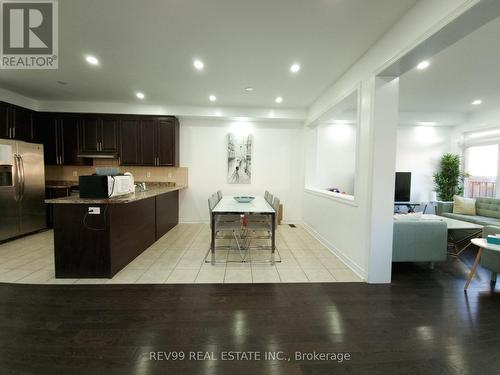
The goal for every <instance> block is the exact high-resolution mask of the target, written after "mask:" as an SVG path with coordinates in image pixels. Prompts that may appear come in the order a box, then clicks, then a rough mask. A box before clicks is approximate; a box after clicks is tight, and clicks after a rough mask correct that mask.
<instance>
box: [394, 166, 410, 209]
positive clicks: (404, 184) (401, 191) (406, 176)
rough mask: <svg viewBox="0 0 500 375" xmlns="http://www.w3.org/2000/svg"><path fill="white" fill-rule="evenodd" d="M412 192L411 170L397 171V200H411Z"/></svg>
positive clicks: (395, 197)
mask: <svg viewBox="0 0 500 375" xmlns="http://www.w3.org/2000/svg"><path fill="white" fill-rule="evenodd" d="M410 192H411V172H396V190H395V196H394V200H395V201H396V202H409V201H410Z"/></svg>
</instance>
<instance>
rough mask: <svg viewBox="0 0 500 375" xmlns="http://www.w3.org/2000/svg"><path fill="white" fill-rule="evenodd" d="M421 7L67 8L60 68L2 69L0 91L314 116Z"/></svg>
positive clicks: (153, 4)
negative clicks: (200, 67)
mask: <svg viewBox="0 0 500 375" xmlns="http://www.w3.org/2000/svg"><path fill="white" fill-rule="evenodd" d="M415 3H416V0H377V1H373V0H307V1H306V0H272V1H271V0H251V1H250V0H168V1H165V0H148V1H137V0H106V1H102V0H64V1H59V20H60V21H59V27H60V30H59V38H60V47H59V52H60V58H59V70H56V71H52V70H45V71H39V70H38V71H36V70H35V71H26V70H19V71H14V70H3V71H0V87H2V88H5V89H8V90H12V91H14V92H17V93H20V94H23V95H26V96H28V97H31V98H34V99H37V100H57V101H101V102H115V103H116V102H118V103H137V102H138V99H136V98H135V95H134V93H135V92H136V91H142V92H144V93H145V94H146V100H145V101H144V104H148V103H149V104H167V105H186V106H214V105H218V106H240V107H274V108H278V107H280V106H281V107H288V108H305V107H308V106H309V105H310V104H311V103H312V102H313V101H314V100H315V99H316V98H317V97H318V96H319V95H320V94H321V93H322V92H323V91H324V90H325V89H326V88H327V87H328V86H329V85H331V84H332V83H333V82H334V81H335V80H336V79H337V78H339V76H340V75H341V74H342V73H343V72H344V71H345V70H346V69H347V68H349V66H350V65H352V64H353V63H354V62H355V61H356V60H357V59H358V58H359V57H361V55H362V54H363V53H364V52H365V51H366V50H367V49H368V48H369V47H370V46H371V45H372V44H373V43H375V42H376V41H377V40H378V39H379V38H380V37H381V36H382V35H383V34H384V33H385V32H386V31H387V30H388V29H389V28H390V27H391V26H392V25H393V24H394V23H395V22H396V21H397V20H398V19H399V18H400V17H401V16H402V15H403V14H404V13H405V12H407V11H408V10H409V8H411V7H412V6H413V5H414V4H415ZM85 54H92V55H95V56H97V57H98V58H99V60H100V62H101V65H100V66H99V67H92V66H89V65H88V64H87V63H86V62H85V61H84V55H85ZM194 58H200V59H202V60H203V61H204V63H205V70H204V71H203V72H197V71H195V70H194V69H193V66H192V61H193V59H194ZM293 62H299V63H300V64H301V66H302V69H301V70H300V72H299V73H298V74H297V75H292V74H291V73H290V71H289V67H290V65H291V64H292V63H293ZM56 81H65V82H67V83H68V84H67V85H60V84H58V83H57V82H56ZM247 86H251V87H254V89H255V90H254V91H253V92H252V93H248V92H246V91H245V90H244V88H245V87H247ZM209 94H215V95H216V96H217V98H218V100H217V102H216V103H215V104H212V103H210V102H209V101H208V96H209ZM278 95H280V96H282V97H283V103H282V104H281V105H278V104H276V103H274V98H275V97H276V96H278Z"/></svg>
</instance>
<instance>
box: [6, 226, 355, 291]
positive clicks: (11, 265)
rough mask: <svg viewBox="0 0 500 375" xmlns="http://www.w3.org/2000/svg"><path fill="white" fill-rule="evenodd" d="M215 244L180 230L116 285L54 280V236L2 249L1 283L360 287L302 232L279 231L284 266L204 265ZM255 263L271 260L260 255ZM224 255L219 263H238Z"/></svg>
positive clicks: (198, 232)
mask: <svg viewBox="0 0 500 375" xmlns="http://www.w3.org/2000/svg"><path fill="white" fill-rule="evenodd" d="M209 241H210V228H209V226H208V225H206V224H180V225H178V226H176V227H175V228H174V229H172V230H171V231H170V232H168V233H167V234H166V235H165V236H163V237H162V238H161V239H160V240H158V241H157V242H156V243H154V244H153V245H152V246H151V247H150V248H149V249H147V250H146V251H144V252H143V253H142V254H141V255H140V256H138V257H137V258H136V259H134V260H133V261H132V262H131V263H130V264H129V265H128V266H127V267H125V268H124V269H123V270H122V271H120V272H119V273H118V274H117V275H115V277H113V278H112V279H55V278H54V259H53V235H52V231H46V232H42V233H38V234H34V235H31V236H28V237H23V238H20V239H18V240H15V241H10V242H7V243H4V244H1V245H0V282H16V283H30V284H44V283H45V284H104V283H107V284H134V283H148V284H151V283H168V284H177V283H280V282H282V283H293V282H361V281H362V280H361V279H360V278H359V277H358V276H357V275H356V274H355V273H354V272H352V271H351V270H350V269H349V268H348V267H347V266H346V265H345V264H344V263H342V262H341V261H340V260H339V259H338V258H337V257H336V256H335V255H333V254H332V253H331V252H330V251H329V250H328V249H326V248H325V247H324V246H323V245H322V244H321V243H320V242H318V241H317V240H316V239H314V238H313V237H312V236H311V235H310V234H309V233H308V232H307V231H305V230H304V229H303V228H302V227H300V226H297V227H296V228H292V227H290V226H288V225H280V226H279V228H278V232H277V240H276V245H277V247H278V249H279V253H280V255H281V257H282V262H281V263H276V264H275V265H274V266H271V265H270V264H255V263H252V264H250V263H227V264H216V265H214V266H212V265H211V264H207V263H204V261H203V260H204V256H205V254H206V252H207V249H208V246H209ZM250 255H251V256H252V259H260V257H263V258H265V259H268V258H269V252H268V251H265V252H264V251H262V250H255V251H252V253H251V254H250ZM239 257H240V255H239V253H238V252H237V251H233V250H231V251H227V250H226V251H219V252H218V254H217V259H239Z"/></svg>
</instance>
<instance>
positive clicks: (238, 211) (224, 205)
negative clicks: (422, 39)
mask: <svg viewBox="0 0 500 375" xmlns="http://www.w3.org/2000/svg"><path fill="white" fill-rule="evenodd" d="M235 197H236V196H233V195H225V196H223V197H222V198H221V200H220V201H219V202H218V203H217V205H216V206H215V207H214V208H213V210H212V213H211V214H212V218H211V219H212V220H211V230H212V236H211V242H210V251H211V263H212V264H215V238H216V234H217V233H216V231H217V230H216V222H217V220H218V218H219V217H220V216H222V215H267V216H269V217H270V222H271V264H274V256H275V251H276V211H275V210H274V208H273V207H272V206H271V205H270V204H269V203H268V202H267V201H266V200H265V199H264V197H261V196H255V197H254V199H253V200H252V201H250V202H244V203H241V202H238V201H237V200H236V199H235Z"/></svg>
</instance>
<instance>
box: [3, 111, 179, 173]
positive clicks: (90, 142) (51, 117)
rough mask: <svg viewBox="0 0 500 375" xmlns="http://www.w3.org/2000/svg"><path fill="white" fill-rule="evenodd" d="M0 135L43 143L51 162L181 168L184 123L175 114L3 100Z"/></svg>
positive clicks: (52, 163)
mask: <svg viewBox="0 0 500 375" xmlns="http://www.w3.org/2000/svg"><path fill="white" fill-rule="evenodd" d="M0 138H13V139H19V140H23V141H28V142H35V143H43V144H44V146H45V147H44V149H45V164H47V165H91V164H92V159H94V158H118V159H119V164H120V165H123V166H151V167H178V166H179V121H178V120H177V118H175V117H173V116H143V115H119V114H116V115H114V114H99V113H97V114H96V113H94V114H83V113H56V112H34V111H31V110H29V109H25V108H21V107H17V106H14V105H11V104H8V103H3V102H0Z"/></svg>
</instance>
